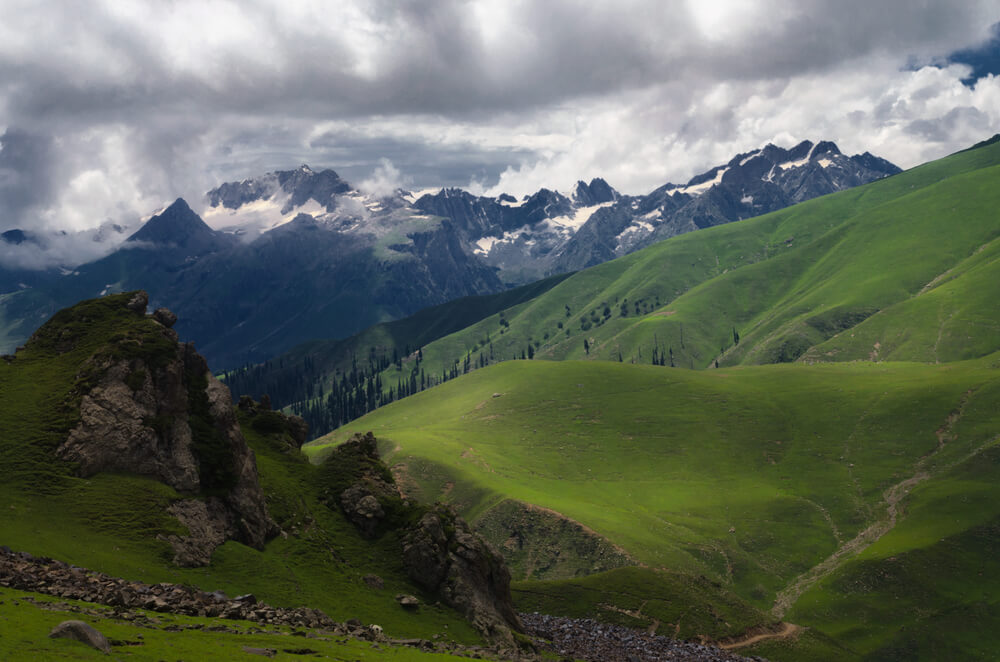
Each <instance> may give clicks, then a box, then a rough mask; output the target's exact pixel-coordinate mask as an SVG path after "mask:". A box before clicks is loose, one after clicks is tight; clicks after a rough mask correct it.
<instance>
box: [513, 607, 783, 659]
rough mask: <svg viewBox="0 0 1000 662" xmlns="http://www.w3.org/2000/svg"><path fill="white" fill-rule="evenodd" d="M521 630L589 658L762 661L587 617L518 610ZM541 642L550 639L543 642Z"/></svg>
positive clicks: (552, 647) (559, 649)
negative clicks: (523, 612)
mask: <svg viewBox="0 0 1000 662" xmlns="http://www.w3.org/2000/svg"><path fill="white" fill-rule="evenodd" d="M521 622H522V623H524V627H525V630H527V632H528V634H530V635H532V636H533V637H534V638H535V643H536V644H540V645H542V646H544V647H546V648H548V649H549V650H551V651H552V652H554V653H557V654H558V655H561V656H564V657H569V658H575V659H580V660H589V661H592V662H658V661H660V660H669V661H670V662H747V661H750V660H753V661H754V662H762V661H763V660H764V658H761V657H742V656H740V655H735V654H733V653H730V652H727V651H724V650H721V649H719V648H713V647H712V646H706V645H703V644H699V643H695V642H690V641H678V640H676V639H670V638H669V637H661V636H659V635H655V634H648V633H646V632H642V631H640V630H631V629H629V628H626V627H622V626H620V625H608V624H607V623H599V622H598V621H594V620H590V619H576V618H561V617H557V616H547V615H545V614H539V613H537V612H536V613H533V614H521ZM540 640H544V641H545V642H550V643H549V644H545V643H544V642H543V641H540Z"/></svg>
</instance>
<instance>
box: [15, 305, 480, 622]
mask: <svg viewBox="0 0 1000 662" xmlns="http://www.w3.org/2000/svg"><path fill="white" fill-rule="evenodd" d="M129 296H130V295H129V294H125V295H115V296H111V297H106V298H104V299H95V300H92V301H88V302H84V303H82V304H79V305H78V306H76V307H74V308H72V309H69V310H66V311H62V312H60V313H58V314H57V315H56V316H55V317H54V318H53V320H52V322H50V323H49V324H48V325H46V326H45V327H43V329H42V330H41V331H39V333H38V334H37V335H36V338H35V340H34V341H32V342H29V343H28V345H27V347H26V348H25V349H24V350H22V351H20V352H18V354H17V358H16V359H15V360H13V361H11V362H8V361H6V360H4V361H0V503H2V504H3V507H2V508H0V532H2V539H0V544H3V545H7V546H8V547H10V548H12V549H15V550H23V551H27V552H30V553H32V554H34V555H36V556H46V557H51V558H56V559H60V560H63V561H66V562H69V563H73V564H76V565H79V566H83V567H86V568H90V569H93V570H98V571H101V572H105V573H108V574H111V575H115V576H120V577H124V578H127V579H134V580H140V581H145V582H148V583H155V582H161V581H169V582H175V583H185V584H189V585H193V586H198V587H200V588H203V589H205V590H209V591H212V590H222V591H225V592H226V593H227V594H229V595H231V596H232V595H240V594H243V593H254V594H255V595H256V596H257V597H258V598H260V599H261V600H262V601H265V602H268V603H271V604H274V605H276V606H296V605H304V606H309V607H313V608H318V609H322V610H323V611H325V612H327V614H329V615H330V616H331V617H332V618H334V619H335V620H341V621H343V620H347V619H349V618H359V619H361V620H363V621H364V622H366V623H379V624H381V625H382V626H383V627H384V628H385V629H386V632H387V633H389V634H391V635H392V636H401V637H408V636H409V637H424V638H429V637H431V636H432V635H434V634H446V635H447V636H448V637H451V638H455V639H457V640H459V641H466V642H472V641H478V640H479V638H478V635H476V633H475V632H474V630H473V629H472V627H471V626H470V625H469V624H468V623H466V622H465V621H464V620H463V619H462V618H461V617H460V616H459V615H458V614H457V613H455V612H454V611H452V610H451V609H448V608H446V607H439V606H432V605H433V604H434V603H435V601H436V599H435V598H434V596H428V595H422V593H421V592H420V591H419V589H418V588H417V587H415V586H414V585H413V583H412V582H410V581H409V580H408V579H407V577H406V574H405V571H404V569H403V565H402V560H401V557H400V552H399V541H398V537H397V536H398V534H397V533H394V532H392V531H390V532H388V533H386V535H384V536H382V537H381V538H379V539H378V540H375V541H369V540H366V539H364V538H362V537H361V536H360V535H359V534H358V533H357V531H356V530H355V528H354V526H353V525H351V524H350V523H349V522H348V521H347V520H346V519H345V518H344V517H343V516H342V515H341V513H340V511H339V510H337V509H334V508H330V507H328V506H327V505H325V504H324V503H323V502H322V499H321V496H322V492H323V489H324V487H325V484H324V480H325V478H324V473H323V470H322V468H321V467H315V466H312V465H310V464H309V463H308V462H307V461H306V460H305V459H304V458H303V457H302V455H301V454H300V453H299V452H298V450H297V447H296V445H295V444H294V442H292V441H291V440H290V438H288V437H287V436H286V434H285V433H284V432H283V431H282V429H281V426H277V427H275V426H273V425H271V426H268V425H262V424H259V423H258V422H256V421H254V420H247V419H246V418H244V420H243V421H242V427H243V429H244V434H245V436H246V439H247V442H248V443H249V444H250V446H251V447H252V448H253V449H254V451H255V453H256V458H257V464H258V469H259V472H260V481H261V485H262V487H263V489H264V493H265V497H266V499H267V504H268V508H269V510H270V512H271V514H272V516H273V517H274V519H275V520H276V521H277V523H278V524H279V525H280V526H281V528H282V529H283V530H284V532H285V533H284V534H283V535H280V536H278V537H276V538H275V539H273V540H272V541H270V542H269V543H268V545H267V547H266V549H265V550H264V551H263V552H260V551H256V550H254V549H251V548H250V547H247V546H244V545H241V544H238V543H236V542H232V541H230V542H227V543H225V544H224V545H223V546H221V547H219V548H218V549H217V550H216V551H215V553H214V555H213V557H212V564H211V565H210V566H207V567H203V568H178V567H175V566H174V565H173V564H172V563H171V558H172V552H171V550H170V545H169V544H168V543H167V542H164V541H161V540H159V539H158V538H157V536H158V535H160V534H165V535H166V534H171V533H180V534H183V533H185V532H184V531H183V530H182V529H181V527H180V525H179V524H178V522H177V521H176V520H175V519H173V518H172V517H170V516H169V515H168V514H167V513H166V507H167V506H168V505H169V504H170V503H171V502H172V501H175V500H177V499H179V498H181V497H182V495H180V494H178V493H176V492H175V491H174V490H173V489H172V488H169V487H167V486H165V485H164V484H162V483H159V482H157V481H155V480H152V479H149V478H142V477H138V476H132V475H116V474H108V473H100V474H97V475H95V476H92V477H90V478H88V479H83V478H78V477H76V475H75V472H74V466H73V465H72V464H71V463H68V462H63V461H60V460H57V459H55V457H54V455H53V452H52V451H53V450H54V449H55V448H56V446H58V445H59V443H61V441H62V440H64V439H65V438H66V435H67V432H68V431H69V430H70V429H71V428H72V427H73V426H74V425H75V424H76V422H77V420H78V419H79V415H80V414H79V401H80V398H81V395H82V393H83V392H85V391H86V388H87V384H88V379H89V378H90V371H89V369H88V365H89V364H88V362H87V359H88V358H89V357H91V356H92V355H93V354H94V353H95V352H99V351H104V352H118V353H120V352H133V353H136V354H135V355H136V356H139V355H141V356H142V358H143V359H144V360H146V361H147V364H148V365H152V364H154V363H155V362H156V361H157V360H158V358H157V357H160V356H161V355H166V354H167V353H170V352H173V351H174V347H175V343H171V342H169V341H167V340H166V339H165V338H164V336H163V335H162V333H161V331H162V327H159V326H158V325H157V324H156V323H155V322H153V321H151V320H150V319H148V318H144V317H142V316H140V315H135V314H132V313H130V312H129V311H128V310H127V309H125V308H124V305H123V301H127V300H128V298H127V297H129ZM123 297H125V298H124V299H123ZM279 420H280V417H279ZM290 449H294V450H290ZM183 496H186V497H190V495H183ZM369 573H371V574H376V575H379V576H380V577H382V578H383V579H384V581H385V588H384V589H382V590H373V589H371V588H369V587H368V586H367V585H366V584H365V583H364V581H363V580H362V578H363V577H364V576H365V575H366V574H369ZM397 593H413V594H415V595H418V596H422V597H423V602H424V604H425V606H424V607H423V608H421V609H420V610H418V611H417V612H408V611H404V610H403V609H401V608H400V607H399V605H398V604H397V603H396V601H395V599H394V597H395V595H396V594H397Z"/></svg>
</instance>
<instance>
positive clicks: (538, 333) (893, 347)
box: [388, 143, 1000, 378]
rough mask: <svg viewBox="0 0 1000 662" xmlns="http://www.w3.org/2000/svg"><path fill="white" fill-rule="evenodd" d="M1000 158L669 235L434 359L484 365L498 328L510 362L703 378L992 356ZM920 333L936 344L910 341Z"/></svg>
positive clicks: (495, 321)
mask: <svg viewBox="0 0 1000 662" xmlns="http://www.w3.org/2000/svg"><path fill="white" fill-rule="evenodd" d="M998 164H1000V144H996V143H994V144H990V145H986V146H984V147H980V148H978V149H975V150H972V151H966V152H962V153H959V154H955V155H953V156H950V157H947V158H945V159H942V160H940V161H935V162H933V163H929V164H927V165H924V166H921V167H919V168H915V169H913V170H910V171H907V172H905V173H902V174H900V175H897V176H894V177H891V178H888V179H885V180H882V181H879V182H875V183H873V184H869V185H867V186H862V187H858V188H856V189H851V190H848V191H844V192H841V193H837V194H834V195H830V196H825V197H823V198H819V199H816V200H812V201H809V202H806V203H803V204H799V205H795V206H794V207H790V208H788V209H785V210H782V211H779V212H775V213H773V214H768V215H765V216H761V217H758V218H755V219H750V220H747V221H742V222H740V223H733V224H729V225H725V226H721V227H717V228H710V229H708V230H704V231H700V232H696V233H691V234H689V235H684V236H681V237H676V238H673V239H670V240H668V241H665V242H662V243H660V244H657V245H655V246H651V247H649V248H647V249H645V250H642V251H639V252H637V253H635V254H633V255H630V256H627V257H625V258H621V259H619V260H615V261H613V262H609V263H606V264H603V265H600V266H598V267H594V268H592V269H588V270H586V271H584V272H580V273H578V274H574V275H573V276H571V277H570V278H568V279H567V280H565V281H563V282H562V283H560V284H559V285H557V286H556V287H554V288H552V289H551V290H550V291H548V292H546V293H545V294H543V295H541V296H539V297H538V298H536V299H535V300H533V301H530V302H527V303H524V304H522V305H520V306H518V307H515V308H513V309H510V310H508V311H506V312H505V313H504V315H503V319H504V320H505V321H506V323H501V315H496V316H494V317H491V318H489V319H487V320H484V321H482V322H480V323H479V324H477V325H474V326H473V327H470V328H469V329H466V330H464V331H462V332H459V333H457V334H453V335H451V336H447V337H445V338H443V339H441V340H440V341H438V342H436V343H432V344H430V345H429V346H427V347H425V348H424V352H423V353H424V357H425V364H426V366H428V371H429V372H430V371H431V370H433V369H438V370H440V368H439V366H440V365H450V364H451V363H453V362H454V361H455V360H456V359H458V360H460V359H461V358H463V357H464V356H465V355H466V353H467V352H469V351H472V352H473V355H474V357H475V355H476V353H477V352H478V351H481V350H482V347H483V340H484V339H485V338H486V336H487V334H489V335H490V342H491V345H492V353H493V355H494V357H498V358H511V357H513V356H520V354H521V352H522V351H524V350H525V348H526V347H527V346H528V345H529V344H530V345H531V346H532V348H533V349H534V355H535V357H536V358H545V359H567V358H579V359H583V358H590V359H604V360H619V358H620V359H621V360H622V361H625V362H636V363H650V362H652V360H653V354H654V351H655V352H656V354H657V357H658V358H659V357H660V356H662V355H666V361H665V362H666V363H669V361H670V357H671V355H672V356H673V361H674V364H675V365H676V366H678V367H692V368H705V367H709V366H710V365H714V362H715V360H716V359H718V360H719V363H720V364H721V365H733V364H761V363H776V362H786V361H792V360H795V359H797V358H799V357H800V356H802V355H803V354H805V353H806V352H807V351H809V350H810V349H811V348H815V351H813V352H811V353H810V354H809V355H808V356H809V357H810V358H824V359H827V358H828V357H832V358H835V359H836V360H853V359H867V358H868V357H869V355H870V354H871V352H872V351H873V349H875V347H874V346H875V343H877V342H878V343H880V344H881V345H883V346H886V349H885V350H882V352H881V353H879V354H878V356H879V357H881V358H886V354H885V352H889V355H891V357H892V358H895V359H897V360H898V359H904V358H905V359H907V360H918V361H936V360H937V361H949V360H958V359H964V358H972V357H974V356H982V355H984V354H986V353H989V352H990V351H993V349H995V348H996V347H997V346H998V343H1000V303H998V302H997V299H996V297H992V296H990V294H991V293H992V289H993V288H991V287H989V285H990V283H991V282H997V280H1000V272H998V265H997V262H996V260H995V256H996V251H997V250H998V244H997V243H996V240H997V238H998V237H1000V220H998V218H997V214H996V209H997V208H998V206H1000V187H998V186H996V182H997V180H998V179H1000V165H998ZM866 320H867V325H866V326H865V327H864V329H858V330H859V331H861V333H860V335H857V336H856V337H855V338H853V339H852V338H851V337H850V332H852V331H854V327H856V326H858V325H859V324H862V323H865V322H866ZM914 326H919V327H920V328H922V329H925V331H924V333H927V334H932V335H931V337H930V338H929V339H921V340H919V341H918V339H916V338H909V337H908V335H907V329H911V328H913V327H914ZM734 331H735V332H736V334H738V336H739V344H738V345H736V344H735V343H734V339H735V338H734V333H733V332H734ZM939 332H940V333H941V336H942V337H941V338H940V341H939V339H938V334H939ZM838 334H839V336H838ZM845 334H846V338H845ZM835 336H838V337H836V338H835ZM831 339H832V340H831ZM969 339H972V342H971V343H970V342H968V340H969ZM584 340H586V341H587V342H586V347H585V344H584ZM827 341H829V342H830V343H831V344H830V345H829V346H827V345H824V343H826V342H827ZM901 345H905V348H901V347H900V346H901ZM897 351H899V352H900V354H899V355H898V356H897V355H896V352H897ZM388 377H389V378H391V375H389V376H388Z"/></svg>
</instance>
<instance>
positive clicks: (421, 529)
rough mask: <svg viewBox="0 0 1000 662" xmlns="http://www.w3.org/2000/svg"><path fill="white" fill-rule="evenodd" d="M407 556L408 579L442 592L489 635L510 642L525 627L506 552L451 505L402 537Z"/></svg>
mask: <svg viewBox="0 0 1000 662" xmlns="http://www.w3.org/2000/svg"><path fill="white" fill-rule="evenodd" d="M403 561H404V563H405V564H406V571H407V574H408V575H409V576H410V579H412V580H413V581H414V582H416V583H417V584H419V585H420V586H422V587H424V588H426V589H427V590H429V591H433V592H435V593H437V594H438V595H440V596H441V598H442V599H443V600H444V601H445V602H446V603H447V604H449V605H451V606H453V607H455V608H456V609H458V610H459V611H460V612H462V613H463V614H464V615H465V617H466V618H467V619H469V621H470V622H471V623H472V624H473V625H474V626H475V627H476V629H478V630H479V631H480V632H482V633H483V634H484V635H486V636H487V637H489V638H491V639H493V640H501V641H507V642H509V643H512V642H513V635H512V633H511V631H512V630H513V631H517V632H521V631H523V627H522V625H521V620H520V618H518V615H517V612H516V611H515V610H514V604H513V601H512V599H511V595H510V571H509V570H507V566H506V564H505V563H504V560H503V557H502V556H500V554H499V553H498V552H497V551H496V550H494V549H493V548H492V547H491V546H490V545H489V543H487V542H486V541H485V540H484V539H483V538H481V537H480V536H478V535H476V534H474V533H473V532H472V531H471V530H470V529H469V525H468V524H467V523H466V522H465V520H463V519H462V518H460V517H457V516H456V515H455V513H454V511H452V510H450V509H449V508H448V507H447V506H443V505H440V504H439V505H438V506H436V507H435V509H434V510H433V511H431V512H429V513H427V514H426V515H424V516H423V517H422V518H421V520H420V523H419V525H418V526H417V527H416V528H415V529H414V530H412V531H411V532H410V533H408V534H407V535H406V536H405V537H404V539H403Z"/></svg>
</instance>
